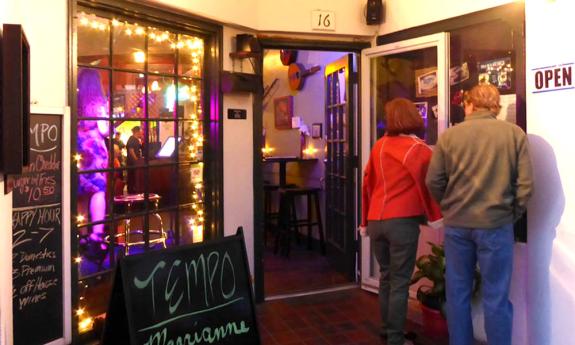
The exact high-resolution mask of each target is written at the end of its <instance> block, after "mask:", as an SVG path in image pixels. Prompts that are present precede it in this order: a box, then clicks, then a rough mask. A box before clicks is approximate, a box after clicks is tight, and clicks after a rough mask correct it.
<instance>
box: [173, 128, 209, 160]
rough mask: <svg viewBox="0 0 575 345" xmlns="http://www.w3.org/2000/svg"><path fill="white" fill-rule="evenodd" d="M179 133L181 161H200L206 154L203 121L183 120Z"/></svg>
mask: <svg viewBox="0 0 575 345" xmlns="http://www.w3.org/2000/svg"><path fill="white" fill-rule="evenodd" d="M178 134H179V136H180V138H181V139H180V140H181V141H180V145H179V158H180V162H189V161H200V160H202V159H203V154H204V137H203V128H202V122H201V121H181V122H180V123H179V129H178Z"/></svg>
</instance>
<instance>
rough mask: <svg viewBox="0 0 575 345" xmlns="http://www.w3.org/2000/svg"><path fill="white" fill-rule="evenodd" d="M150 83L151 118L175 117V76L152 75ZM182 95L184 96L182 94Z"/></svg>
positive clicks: (149, 102)
mask: <svg viewBox="0 0 575 345" xmlns="http://www.w3.org/2000/svg"><path fill="white" fill-rule="evenodd" d="M148 85H149V87H148V90H149V91H148V92H149V94H148V116H149V117H150V119H157V118H174V114H175V106H176V85H175V80H174V78H169V77H156V76H150V77H149V78H148ZM180 97H182V95H181V94H180Z"/></svg>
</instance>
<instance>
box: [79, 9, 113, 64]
mask: <svg viewBox="0 0 575 345" xmlns="http://www.w3.org/2000/svg"><path fill="white" fill-rule="evenodd" d="M78 23H79V25H78V63H79V64H85V65H90V66H108V65H109V64H110V59H109V55H110V44H109V42H110V21H109V20H108V19H105V18H100V17H96V16H88V15H86V14H85V13H80V14H79V15H78Z"/></svg>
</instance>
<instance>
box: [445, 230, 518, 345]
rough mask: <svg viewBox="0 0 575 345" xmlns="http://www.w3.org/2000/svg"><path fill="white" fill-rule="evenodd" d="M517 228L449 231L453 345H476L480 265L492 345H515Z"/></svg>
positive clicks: (448, 276) (447, 247) (447, 255)
mask: <svg viewBox="0 0 575 345" xmlns="http://www.w3.org/2000/svg"><path fill="white" fill-rule="evenodd" d="M513 243H514V237H513V224H506V225H503V226H501V227H498V228H495V229H469V228H455V227H449V226H446V227H445V258H446V273H445V280H446V299H447V302H446V303H447V324H448V326H449V344H450V345H471V344H473V325H472V322H471V297H472V296H471V294H472V289H473V273H474V269H475V265H476V262H477V261H478V262H479V270H480V272H481V292H482V297H483V299H482V303H483V310H484V313H485V333H486V334H487V341H488V343H489V345H511V328H512V323H513V305H512V304H511V301H509V286H510V284H511V273H512V271H513Z"/></svg>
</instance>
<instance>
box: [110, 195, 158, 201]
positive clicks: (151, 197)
mask: <svg viewBox="0 0 575 345" xmlns="http://www.w3.org/2000/svg"><path fill="white" fill-rule="evenodd" d="M160 198H161V196H159V195H158V194H155V193H150V194H148V200H150V201H156V200H159V199H160ZM144 200H145V194H144V193H139V194H122V195H117V196H115V197H114V202H118V203H130V202H139V201H144Z"/></svg>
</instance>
